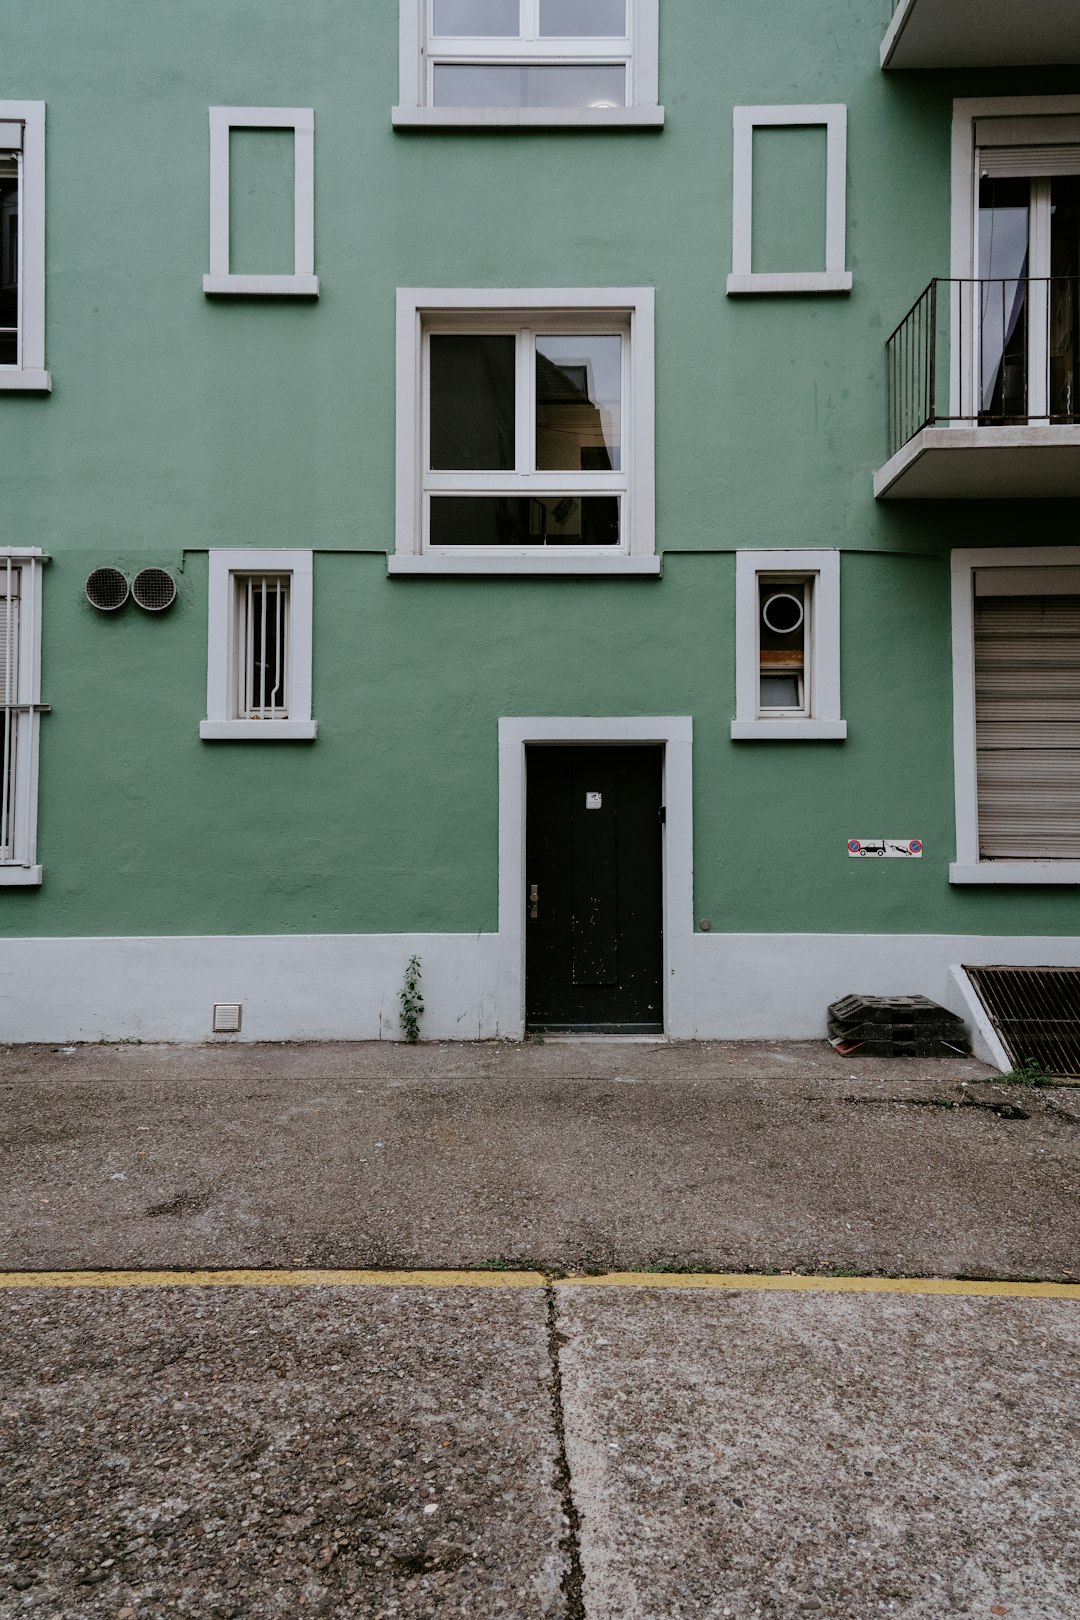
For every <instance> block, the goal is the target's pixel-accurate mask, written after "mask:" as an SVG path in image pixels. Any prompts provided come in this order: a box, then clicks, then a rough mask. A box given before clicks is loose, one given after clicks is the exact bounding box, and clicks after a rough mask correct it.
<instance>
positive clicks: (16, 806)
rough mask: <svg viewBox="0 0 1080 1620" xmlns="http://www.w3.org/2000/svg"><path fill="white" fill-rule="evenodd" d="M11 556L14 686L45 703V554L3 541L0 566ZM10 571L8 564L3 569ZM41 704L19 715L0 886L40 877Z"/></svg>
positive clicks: (31, 883)
mask: <svg viewBox="0 0 1080 1620" xmlns="http://www.w3.org/2000/svg"><path fill="white" fill-rule="evenodd" d="M8 558H10V559H11V561H12V563H13V564H17V566H18V571H19V598H20V613H19V651H18V668H17V670H16V672H15V691H16V693H17V695H18V701H19V703H20V704H32V705H38V704H40V703H41V588H42V571H43V567H44V564H45V562H46V560H47V559H46V558H45V556H44V554H43V553H42V552H41V551H40V550H39V549H38V548H37V547H31V546H3V547H0V569H3V566H4V564H6V562H7V560H8ZM4 571H5V572H6V569H4ZM40 747H41V710H40V708H37V707H34V708H30V709H29V710H23V712H21V713H19V714H16V716H15V794H14V799H13V802H12V828H13V838H12V847H13V854H14V859H13V860H12V861H10V862H5V863H4V864H3V865H2V866H0V887H5V888H12V887H16V888H32V887H36V886H37V885H38V884H40V883H41V867H40V866H39V865H38V864H37V834H38V774H39V773H38V767H39V762H40Z"/></svg>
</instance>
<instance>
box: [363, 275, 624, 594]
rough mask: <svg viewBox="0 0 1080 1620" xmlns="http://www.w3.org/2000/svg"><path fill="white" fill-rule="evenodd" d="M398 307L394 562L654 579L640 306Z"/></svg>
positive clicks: (574, 297) (410, 298)
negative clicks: (631, 565) (615, 570)
mask: <svg viewBox="0 0 1080 1620" xmlns="http://www.w3.org/2000/svg"><path fill="white" fill-rule="evenodd" d="M399 297H400V313H401V327H400V331H399V416H398V424H399V445H398V449H399V458H400V460H399V473H400V480H401V482H400V485H399V508H398V545H397V552H398V558H399V559H400V558H401V557H409V558H410V559H411V560H413V561H415V560H418V559H422V561H423V564H424V565H426V566H428V567H430V566H432V565H435V566H439V565H443V566H445V568H446V570H447V571H451V570H453V571H458V572H495V571H521V570H520V568H519V567H518V566H517V565H520V564H525V565H526V570H527V571H541V570H543V571H551V570H556V571H558V570H559V569H560V568H562V571H565V572H575V573H577V572H604V571H608V570H609V568H610V566H611V565H612V564H613V563H614V564H615V565H618V564H619V563H620V561H621V562H622V563H624V564H625V563H626V562H627V561H628V560H629V559H631V558H646V559H648V565H647V566H646V567H644V568H642V569H641V570H640V571H642V572H656V561H655V557H654V555H653V552H654V543H653V513H652V441H653V424H652V410H653V405H652V297H651V293H650V291H649V290H648V289H640V290H638V291H633V292H627V293H623V294H615V293H612V292H611V290H610V289H605V290H604V292H603V293H602V294H595V293H594V294H591V295H590V294H589V293H588V291H587V290H585V289H582V290H581V291H579V292H575V291H570V292H558V291H555V290H548V291H545V292H539V291H536V292H533V293H530V294H523V293H522V292H521V291H518V290H515V291H513V292H510V293H501V294H500V293H497V292H493V291H491V290H487V291H476V292H473V291H469V292H452V291H447V292H445V293H432V294H424V293H413V292H411V291H410V292H403V293H402V294H400V295H399ZM533 298H535V299H537V300H540V299H542V300H543V303H542V304H539V303H538V304H537V305H535V306H534V305H533V304H532V303H531V299H533ZM608 300H611V301H610V302H609V301H608ZM462 306H464V307H462ZM508 558H513V559H515V563H514V564H513V565H511V567H510V568H508V567H507V561H506V559H508ZM500 559H502V560H500ZM530 560H531V562H532V563H533V564H535V565H536V566H535V568H529V567H528V564H529V561H530ZM566 565H569V566H566ZM392 571H393V570H392ZM397 571H400V572H415V571H417V570H416V568H415V567H411V566H408V567H405V568H401V569H399V570H397ZM630 571H634V570H630Z"/></svg>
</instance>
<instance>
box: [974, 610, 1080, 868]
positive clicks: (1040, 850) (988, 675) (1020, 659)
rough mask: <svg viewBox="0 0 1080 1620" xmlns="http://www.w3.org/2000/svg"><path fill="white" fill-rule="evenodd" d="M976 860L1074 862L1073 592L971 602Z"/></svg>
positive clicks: (1078, 806) (1078, 821) (1078, 767)
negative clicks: (976, 800) (975, 761)
mask: <svg viewBox="0 0 1080 1620" xmlns="http://www.w3.org/2000/svg"><path fill="white" fill-rule="evenodd" d="M975 737H976V751H977V756H978V777H979V853H980V856H981V858H982V859H984V860H1025V859H1026V860H1038V859H1041V860H1080V595H1075V596H1061V595H1053V596H1034V595H1033V596H977V597H976V600H975Z"/></svg>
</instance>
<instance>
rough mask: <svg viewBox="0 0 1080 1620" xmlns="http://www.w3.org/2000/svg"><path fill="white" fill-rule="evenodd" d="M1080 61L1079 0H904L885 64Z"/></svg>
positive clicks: (885, 45)
mask: <svg viewBox="0 0 1080 1620" xmlns="http://www.w3.org/2000/svg"><path fill="white" fill-rule="evenodd" d="M1072 62H1080V8H1078V7H1077V6H1076V5H1075V4H1074V0H900V3H899V5H898V6H897V7H896V10H895V11H894V12H893V18H892V22H891V23H890V24H889V28H888V31H887V32H886V35H885V38H884V40H883V41H882V44H881V65H882V67H883V68H949V67H957V68H959V67H1029V66H1035V65H1038V64H1043V63H1066V64H1067V63H1072Z"/></svg>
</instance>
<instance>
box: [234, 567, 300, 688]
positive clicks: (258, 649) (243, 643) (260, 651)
mask: <svg viewBox="0 0 1080 1620" xmlns="http://www.w3.org/2000/svg"><path fill="white" fill-rule="evenodd" d="M234 583H235V588H236V642H235V646H236V718H237V719H238V720H287V719H288V718H289V585H290V576H289V575H288V574H246V575H245V574H237V575H236V576H235V580H234Z"/></svg>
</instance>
